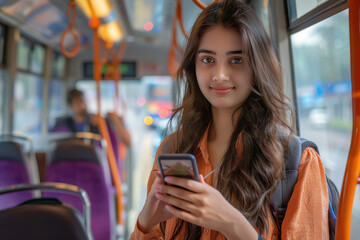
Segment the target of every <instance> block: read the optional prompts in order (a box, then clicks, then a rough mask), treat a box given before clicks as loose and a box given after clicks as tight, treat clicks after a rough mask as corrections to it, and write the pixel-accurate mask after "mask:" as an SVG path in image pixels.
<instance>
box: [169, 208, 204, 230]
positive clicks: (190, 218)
mask: <svg viewBox="0 0 360 240" xmlns="http://www.w3.org/2000/svg"><path fill="white" fill-rule="evenodd" d="M165 208H166V210H167V211H168V212H169V213H170V214H172V215H173V216H175V217H177V218H180V219H183V220H185V221H187V222H191V223H194V224H198V225H199V223H198V218H197V217H195V216H194V215H193V214H191V213H189V212H186V211H183V210H181V209H177V208H175V207H173V206H171V205H165Z"/></svg>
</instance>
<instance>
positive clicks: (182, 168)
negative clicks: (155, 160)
mask: <svg viewBox="0 0 360 240" xmlns="http://www.w3.org/2000/svg"><path fill="white" fill-rule="evenodd" d="M160 162H161V166H162V169H163V172H164V177H166V176H175V177H182V178H189V179H195V174H194V168H193V164H192V161H191V160H188V159H183V160H165V159H163V160H160Z"/></svg>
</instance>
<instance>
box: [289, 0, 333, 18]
mask: <svg viewBox="0 0 360 240" xmlns="http://www.w3.org/2000/svg"><path fill="white" fill-rule="evenodd" d="M326 1H328V0H288V5H289V17H290V21H291V22H292V21H294V20H296V19H298V18H299V17H301V16H303V15H305V14H306V13H308V12H310V11H311V10H313V9H314V8H316V7H318V6H320V5H321V4H323V3H325V2H326Z"/></svg>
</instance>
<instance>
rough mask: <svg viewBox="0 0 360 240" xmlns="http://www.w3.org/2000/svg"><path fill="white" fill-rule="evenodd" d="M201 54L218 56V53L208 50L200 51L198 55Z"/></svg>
mask: <svg viewBox="0 0 360 240" xmlns="http://www.w3.org/2000/svg"><path fill="white" fill-rule="evenodd" d="M199 53H207V54H212V55H216V52H214V51H210V50H206V49H200V50H199V51H198V54H199Z"/></svg>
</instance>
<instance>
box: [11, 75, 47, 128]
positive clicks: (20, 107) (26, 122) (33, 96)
mask: <svg viewBox="0 0 360 240" xmlns="http://www.w3.org/2000/svg"><path fill="white" fill-rule="evenodd" d="M42 82H43V80H42V78H40V77H39V76H35V75H32V74H27V73H22V72H18V73H17V74H16V81H15V91H14V99H15V109H14V120H13V121H14V132H15V133H17V134H25V133H40V132H41V122H42V121H41V108H42V98H41V97H42V88H43V84H42Z"/></svg>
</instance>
